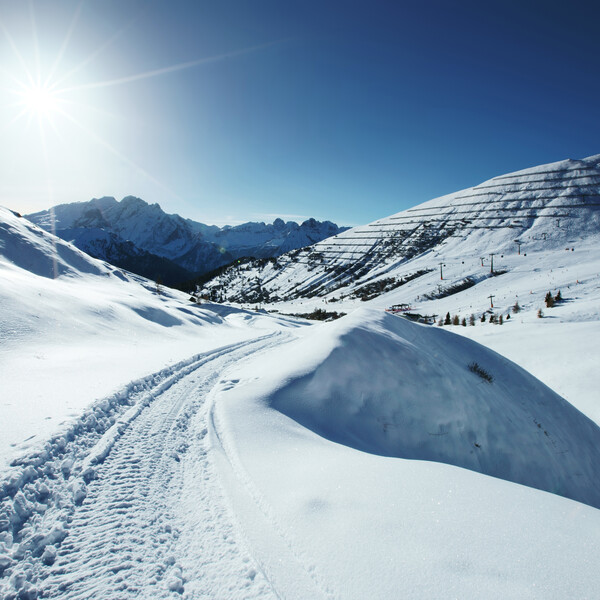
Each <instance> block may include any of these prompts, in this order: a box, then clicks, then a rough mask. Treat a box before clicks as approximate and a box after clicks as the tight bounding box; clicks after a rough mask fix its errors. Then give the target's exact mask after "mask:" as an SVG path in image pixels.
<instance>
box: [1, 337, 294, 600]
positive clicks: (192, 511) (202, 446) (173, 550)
mask: <svg viewBox="0 0 600 600" xmlns="http://www.w3.org/2000/svg"><path fill="white" fill-rule="evenodd" d="M282 341H283V340H282V339H281V335H278V334H272V335H268V336H264V337H262V338H259V339H258V340H253V341H250V342H242V343H240V344H235V345H233V346H229V347H226V348H221V349H219V350H216V351H214V352H212V353H208V355H201V356H200V357H198V358H197V360H196V361H194V362H192V363H191V364H188V365H187V366H183V367H179V369H177V370H175V372H174V374H173V376H172V377H171V378H170V379H168V380H167V381H163V382H162V383H159V384H158V385H156V386H155V389H153V390H151V391H150V394H149V396H148V398H149V400H147V402H146V403H144V402H138V403H137V404H135V405H134V406H133V408H131V409H130V410H129V411H128V412H127V413H125V414H124V415H122V417H121V419H120V420H119V421H117V423H115V425H113V427H112V428H111V429H109V430H108V431H107V433H106V434H105V435H104V436H103V438H101V440H100V441H99V442H98V443H96V445H95V446H94V447H93V448H92V450H91V451H90V452H89V454H88V455H87V456H86V458H85V459H84V460H83V462H82V466H81V469H80V472H81V473H82V479H74V478H71V481H69V476H68V474H66V475H65V481H64V482H63V484H64V486H70V487H69V489H70V491H71V492H72V495H73V498H74V502H73V504H72V505H71V506H64V502H60V501H59V502H56V503H54V505H52V504H51V505H50V506H49V507H48V508H46V509H45V512H44V510H42V509H40V512H42V513H44V514H43V517H42V523H41V524H40V523H39V521H38V522H37V523H36V526H35V530H36V531H35V532H31V531H28V525H27V523H25V525H24V526H23V527H22V528H21V530H20V531H19V532H18V538H17V539H16V540H15V541H19V540H20V541H21V542H22V543H21V544H20V545H18V546H17V545H16V544H15V546H16V549H15V550H14V551H13V553H12V557H11V558H10V559H8V560H7V561H6V563H5V564H7V565H8V568H7V569H6V571H5V573H4V576H5V577H4V579H3V580H0V592H2V597H3V598H7V599H10V598H36V597H47V598H61V599H64V600H67V599H84V598H94V599H101V598H107V599H108V598H110V599H111V600H115V599H121V598H122V599H124V600H125V599H127V598H134V597H136V598H140V597H142V598H169V597H173V598H178V597H183V598H274V597H277V595H276V593H275V592H274V591H273V590H272V589H271V585H270V583H269V582H268V581H267V579H266V578H265V576H264V575H263V573H262V572H261V571H260V569H259V568H258V567H257V566H256V564H255V561H254V560H253V558H252V556H251V554H250V553H249V552H248V551H247V550H246V549H245V548H246V546H245V544H244V543H243V542H241V540H240V537H241V535H240V532H239V530H238V529H237V525H236V524H235V521H234V520H233V519H232V518H231V516H230V508H229V504H228V502H227V501H226V500H225V497H224V495H223V491H222V488H221V484H220V483H219V479H218V473H217V472H216V470H215V465H214V463H213V459H212V457H211V452H210V449H211V448H210V446H211V442H210V436H209V435H207V434H208V428H209V419H210V409H211V407H210V396H209V392H210V390H211V389H212V388H213V387H214V385H215V384H216V383H217V382H218V381H219V380H220V378H221V377H222V376H223V373H224V372H225V371H226V370H227V369H228V368H229V367H231V366H232V365H234V364H235V363H237V362H238V361H239V360H240V359H242V358H244V357H245V356H247V355H248V354H250V353H252V352H255V351H257V350H259V349H263V348H265V347H269V346H272V345H276V344H280V343H281V342H282ZM181 372H183V376H181V375H182V373H181ZM72 471H74V472H75V471H77V469H76V468H75V467H73V469H72ZM86 479H87V486H86V484H85V483H84V480H86ZM25 487H26V486H25ZM38 487H39V482H38ZM25 491H27V490H25ZM19 495H21V496H22V495H23V490H19V491H18V492H17V493H16V494H14V498H15V499H16V498H18V497H19ZM22 500H25V498H23V499H22ZM14 502H15V503H16V504H18V501H17V500H15V501H14ZM21 503H22V504H23V502H21ZM16 504H15V507H16ZM24 504H25V505H28V506H29V511H30V512H34V511H35V509H34V508H32V503H31V502H30V501H27V500H25V503H24ZM15 512H18V510H15ZM30 529H31V527H30ZM40 531H49V532H50V533H46V534H45V535H44V534H41V533H39V532H40ZM36 532H37V533H36ZM32 533H33V535H31V534H32ZM61 542H62V543H61ZM4 556H7V555H4Z"/></svg>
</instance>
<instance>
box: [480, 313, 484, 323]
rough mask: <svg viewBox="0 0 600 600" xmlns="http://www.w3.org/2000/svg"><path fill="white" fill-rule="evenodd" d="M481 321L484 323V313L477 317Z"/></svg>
mask: <svg viewBox="0 0 600 600" xmlns="http://www.w3.org/2000/svg"><path fill="white" fill-rule="evenodd" d="M479 320H480V321H481V322H482V323H485V313H483V314H482V315H481V319H479Z"/></svg>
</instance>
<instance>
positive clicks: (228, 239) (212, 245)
mask: <svg viewBox="0 0 600 600" xmlns="http://www.w3.org/2000/svg"><path fill="white" fill-rule="evenodd" d="M27 218H28V219H30V220H31V221H32V222H33V223H35V224H37V225H39V226H40V227H43V228H45V229H46V230H47V231H51V232H53V233H56V234H57V235H58V236H59V237H61V238H63V239H65V240H67V241H70V242H73V243H74V244H75V245H76V246H77V247H78V248H80V249H82V250H84V251H86V252H88V253H89V254H91V255H93V256H96V257H97V258H103V259H105V260H108V261H109V262H112V263H113V264H117V265H119V266H121V267H124V268H125V265H124V264H123V261H124V260H126V259H127V258H134V257H136V256H139V254H140V253H141V252H145V253H151V254H153V255H156V256H159V257H162V258H163V259H168V260H169V261H172V262H173V263H175V264H176V265H179V267H181V268H183V269H186V270H187V271H189V272H190V273H205V272H207V271H211V270H213V269H215V268H217V267H219V266H222V265H225V264H227V263H229V262H231V261H233V260H234V259H235V258H238V257H242V256H255V257H259V258H264V257H270V256H277V255H279V254H281V253H283V252H287V251H289V250H293V249H296V248H301V247H304V246H308V245H310V244H313V243H315V242H318V241H321V240H322V239H324V238H326V237H330V236H332V235H335V234H336V233H338V232H340V231H343V229H340V228H339V227H338V226H337V225H335V224H334V223H331V222H329V221H325V222H323V223H321V222H318V221H315V220H314V219H308V220H307V221H305V222H304V223H302V224H301V225H298V224H297V223H295V222H293V221H289V222H287V223H284V222H283V221H282V220H281V219H276V220H275V222H274V223H273V224H271V225H265V223H244V224H243V225H238V226H235V227H230V226H226V227H223V228H220V227H217V226H215V225H212V226H209V225H204V224H203V223H198V222H196V221H192V220H191V219H184V218H182V217H180V216H179V215H169V214H167V213H165V212H164V211H163V210H162V209H161V208H160V206H159V205H158V204H151V205H150V204H148V203H147V202H144V201H143V200H141V199H140V198H135V197H133V196H127V197H126V198H123V200H121V202H117V201H116V200H115V199H114V198H112V197H104V198H99V199H97V198H94V199H93V200H90V201H89V202H76V203H72V204H60V205H58V206H55V207H53V208H51V209H49V210H45V211H42V212H39V213H35V214H31V215H27ZM107 235H110V236H111V243H110V244H107V243H106V236H107ZM124 243H128V244H132V245H133V246H132V248H131V257H129V256H127V252H126V248H125V246H124ZM119 244H120V245H119ZM130 262H131V260H130ZM134 264H135V263H134ZM129 268H131V267H129ZM163 270H165V269H163ZM163 279H164V277H163ZM183 279H185V277H182V278H181V279H180V281H181V280H183Z"/></svg>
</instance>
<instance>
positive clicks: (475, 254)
mask: <svg viewBox="0 0 600 600" xmlns="http://www.w3.org/2000/svg"><path fill="white" fill-rule="evenodd" d="M599 162H600V155H596V156H591V157H589V158H585V159H583V160H571V159H569V160H564V161H560V162H556V163H552V164H547V165H542V166H539V167H535V168H530V169H525V170H522V171H518V172H515V173H510V174H507V175H501V176H498V177H494V178H493V179H491V180H489V181H485V182H483V183H481V184H479V185H476V186H474V187H472V188H469V189H466V190H461V191H459V192H455V193H453V194H449V195H447V196H443V197H440V198H436V199H433V200H430V201H429V202H426V203H424V204H421V205H419V206H416V207H414V208H410V209H408V210H405V211H402V212H399V213H397V214H395V215H392V216H390V217H387V218H383V219H379V220H377V221H374V222H373V223H369V224H368V225H364V226H361V227H355V228H353V229H350V230H347V231H345V232H342V233H339V234H336V235H334V236H332V237H330V238H327V239H326V240H323V241H320V242H318V243H316V244H314V245H312V246H310V247H308V248H303V249H300V250H294V251H292V252H289V253H287V254H285V255H283V256H281V257H279V258H278V259H277V260H276V261H271V262H267V263H266V264H265V263H260V262H249V263H246V264H242V265H235V266H232V267H231V268H229V269H227V270H226V271H225V272H224V273H223V274H222V275H220V276H219V277H217V278H215V279H213V280H212V281H210V282H209V283H208V284H206V286H205V288H204V290H203V292H204V293H205V294H208V295H209V296H210V297H212V298H213V299H220V300H224V299H227V300H229V301H239V302H263V303H264V302H271V303H273V302H281V301H290V300H294V299H305V300H306V299H310V298H322V299H326V300H328V301H332V300H333V301H340V300H347V301H360V300H364V301H368V300H373V299H375V298H378V297H380V296H381V297H385V298H387V299H388V300H389V299H392V298H391V296H389V294H390V293H391V292H392V291H394V290H395V291H396V292H395V295H396V297H397V299H398V300H399V301H400V302H410V303H415V302H422V301H424V300H425V299H435V298H441V297H443V296H444V295H446V296H448V295H452V294H456V293H459V292H460V291H462V290H466V289H468V288H469V287H472V286H476V285H479V284H482V283H483V282H485V280H486V279H488V278H489V277H491V276H494V275H496V276H497V275H499V274H500V272H507V271H510V270H511V269H517V268H522V267H524V266H525V265H527V267H528V268H530V269H531V270H532V271H535V269H536V268H539V267H536V265H535V264H534V263H535V258H534V257H535V256H538V254H539V253H548V252H550V253H555V260H556V261H560V263H564V262H565V261H570V262H571V263H572V262H573V261H575V262H577V261H578V260H581V258H582V257H581V256H580V255H573V256H572V257H566V256H565V249H566V248H569V249H572V248H574V247H575V246H577V247H579V248H580V249H581V248H582V244H589V243H594V244H597V242H598V240H599V239H600V238H599V231H600V166H599ZM571 251H573V252H574V250H569V252H571ZM527 256H528V257H529V258H528V259H527V260H525V257H527ZM515 261H518V262H515ZM558 264H559V263H558V262H557V263H556V265H557V266H558ZM492 293H493V292H492ZM403 296H404V297H405V298H404V299H403Z"/></svg>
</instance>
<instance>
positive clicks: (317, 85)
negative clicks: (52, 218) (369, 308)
mask: <svg viewBox="0 0 600 600" xmlns="http://www.w3.org/2000/svg"><path fill="white" fill-rule="evenodd" d="M599 22H600V3H598V2H594V1H588V2H581V1H569V2H566V1H564V0H561V1H560V2H555V1H552V0H543V1H528V0H521V1H511V0H504V1H502V2H485V1H481V0H477V1H471V0H468V1H467V0H465V1H461V0H456V1H452V0H422V1H415V0H411V1H404V0H395V1H392V0H390V1H387V2H383V1H374V0H369V1H362V2H353V1H350V0H349V1H344V2H338V1H332V2H327V1H326V0H320V1H319V2H313V1H312V0H302V1H295V0H272V1H263V0H248V1H241V0H236V1H229V0H218V1H212V0H211V1H208V0H206V1H204V0H190V1H183V0H170V1H166V0H164V1H158V0H154V1H153V0H115V1H113V0H102V1H100V0H97V1H92V0H88V1H83V2H75V1H71V0H62V1H61V0H54V1H52V2H50V1H47V0H44V1H41V0H40V1H35V0H32V1H31V2H28V1H27V0H18V1H17V0H0V23H1V28H0V57H1V60H0V106H1V107H2V110H1V112H0V140H1V141H0V204H2V205H5V206H8V207H9V208H12V209H14V210H18V211H21V212H24V213H27V212H33V211H36V210H41V209H44V208H48V207H50V206H51V205H54V204H58V203H62V202H76V201H85V200H89V199H90V198H92V197H100V196H115V197H116V198H117V199H121V198H122V197H123V196H126V195H129V194H132V195H135V196H139V197H141V198H143V199H144V200H146V201H147V202H150V203H155V202H158V203H159V204H160V205H161V206H162V207H163V209H164V210H166V211H167V212H177V213H179V214H181V215H182V216H184V217H190V218H193V219H195V220H199V221H202V222H205V223H216V224H225V223H231V224H234V223H239V222H243V221H248V220H261V221H272V220H273V219H274V218H275V217H277V216H282V217H283V218H284V219H285V218H292V219H295V220H301V219H303V218H306V217H309V216H314V217H316V218H318V219H330V220H333V221H335V222H337V223H339V224H351V225H356V224H360V223H367V222H370V221H373V220H375V219H377V218H380V217H384V216H387V215H390V214H392V213H395V212H398V211H400V210H403V209H405V208H409V207H410V206H414V205H415V204H418V203H420V202H423V201H425V200H428V199H430V198H433V197H436V196H439V195H442V194H446V193H450V192H453V191H456V190H458V189H460V188H463V187H468V186H471V185H475V184H477V183H479V182H480V181H482V180H484V179H487V178H489V177H493V176H494V175H499V174H502V173H505V172H509V171H513V170H517V169H522V168H526V167H530V166H534V165H536V164H541V163H545V162H551V161H555V160H561V159H564V158H569V157H570V158H582V157H584V156H589V155H591V154H597V153H599V152H600V136H599V133H600V120H599V117H600V109H599V105H598V98H600V35H599V34H598V23H599Z"/></svg>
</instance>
